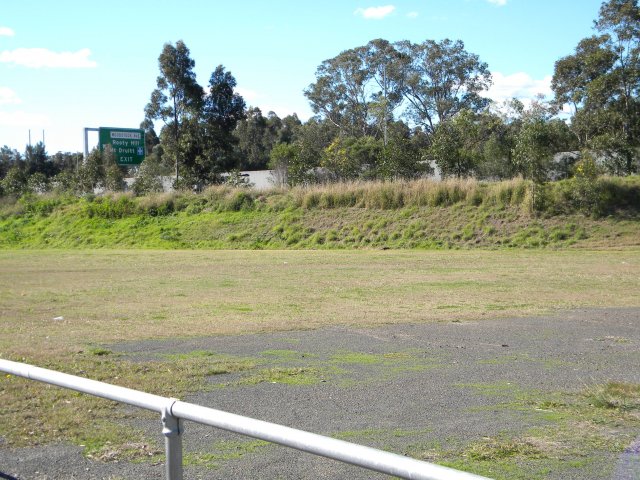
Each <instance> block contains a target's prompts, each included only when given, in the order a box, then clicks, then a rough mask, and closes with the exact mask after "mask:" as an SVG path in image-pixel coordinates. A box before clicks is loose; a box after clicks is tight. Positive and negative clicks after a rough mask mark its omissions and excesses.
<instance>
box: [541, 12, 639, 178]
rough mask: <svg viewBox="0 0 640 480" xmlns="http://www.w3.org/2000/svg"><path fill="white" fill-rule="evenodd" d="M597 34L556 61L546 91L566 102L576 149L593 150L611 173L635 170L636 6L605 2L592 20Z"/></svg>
mask: <svg viewBox="0 0 640 480" xmlns="http://www.w3.org/2000/svg"><path fill="white" fill-rule="evenodd" d="M595 29H596V31H597V32H598V35H594V36H592V37H589V38H586V39H583V40H581V41H580V42H579V43H578V46H577V47H576V49H575V53H574V54H573V55H569V56H566V57H564V58H562V59H560V60H558V61H557V62H556V65H555V70H554V76H553V81H552V88H553V90H554V93H555V97H556V102H557V103H558V104H559V105H563V104H570V105H571V106H572V107H573V110H574V114H573V118H572V122H571V123H572V131H573V132H574V133H575V135H576V137H577V138H578V140H579V142H580V146H581V147H582V148H587V149H590V150H594V151H597V152H598V155H597V156H600V157H603V158H604V159H605V167H606V168H607V169H608V170H609V171H610V172H612V173H623V174H629V173H632V172H634V171H636V170H637V168H638V148H639V147H640V102H639V100H638V94H639V93H640V8H639V7H638V2H637V0H608V1H606V2H604V3H603V4H602V6H601V7H600V11H599V15H598V19H597V20H596V21H595Z"/></svg>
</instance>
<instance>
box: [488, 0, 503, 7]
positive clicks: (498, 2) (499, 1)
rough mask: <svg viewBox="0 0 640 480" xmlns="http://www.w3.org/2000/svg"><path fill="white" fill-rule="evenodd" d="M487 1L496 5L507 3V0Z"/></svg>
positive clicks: (500, 5) (501, 5)
mask: <svg viewBox="0 0 640 480" xmlns="http://www.w3.org/2000/svg"><path fill="white" fill-rule="evenodd" d="M487 1H488V2H489V3H493V4H494V5H497V6H498V7H504V6H505V5H506V4H507V0H487Z"/></svg>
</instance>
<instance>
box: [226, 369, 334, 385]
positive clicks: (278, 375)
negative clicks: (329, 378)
mask: <svg viewBox="0 0 640 480" xmlns="http://www.w3.org/2000/svg"><path fill="white" fill-rule="evenodd" d="M325 378H326V373H324V372H323V371H322V370H320V369H317V368H305V367H290V368H286V367H276V368H267V369H263V370H259V371H258V372H255V373H252V374H249V375H246V376H245V377H243V378H242V379H240V380H238V381H237V382H235V385H257V384H259V383H283V384H285V385H313V384H315V383H319V382H321V381H323V380H324V379H325Z"/></svg>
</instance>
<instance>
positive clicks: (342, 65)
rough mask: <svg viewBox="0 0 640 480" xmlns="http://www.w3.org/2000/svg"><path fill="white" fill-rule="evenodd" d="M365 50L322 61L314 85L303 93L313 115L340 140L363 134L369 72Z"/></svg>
mask: <svg viewBox="0 0 640 480" xmlns="http://www.w3.org/2000/svg"><path fill="white" fill-rule="evenodd" d="M365 55H366V49H365V47H358V48H352V49H350V50H345V51H344V52H342V53H340V54H339V55H338V56H337V57H334V58H331V59H329V60H325V61H324V62H322V63H321V64H320V66H319V67H318V69H317V70H316V79H317V80H316V82H315V83H312V84H311V85H309V87H308V88H307V89H306V90H305V91H304V94H305V96H306V97H307V98H308V99H309V102H310V103H311V108H312V109H313V112H314V113H316V114H319V115H321V116H322V118H324V119H326V120H328V121H329V122H331V123H332V124H333V125H334V126H336V127H337V128H338V129H339V130H340V133H341V134H342V135H344V136H351V137H358V136H363V135H366V134H367V130H368V126H369V120H370V118H369V114H370V112H369V101H368V90H367V84H368V81H369V79H370V78H371V71H370V70H369V69H368V68H367V65H366V64H365Z"/></svg>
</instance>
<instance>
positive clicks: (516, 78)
mask: <svg viewBox="0 0 640 480" xmlns="http://www.w3.org/2000/svg"><path fill="white" fill-rule="evenodd" d="M492 77H493V85H492V86H491V88H489V92H488V93H487V96H488V97H489V98H491V99H492V100H495V101H496V102H504V101H505V100H509V99H511V98H514V97H515V98H518V99H520V100H532V99H533V98H535V96H536V95H538V94H542V95H544V96H549V95H551V94H552V90H551V75H547V76H546V77H544V78H543V79H542V80H536V79H534V78H532V77H531V76H530V75H529V74H527V73H524V72H518V73H514V74H512V75H503V74H502V73H500V72H493V73H492Z"/></svg>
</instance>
